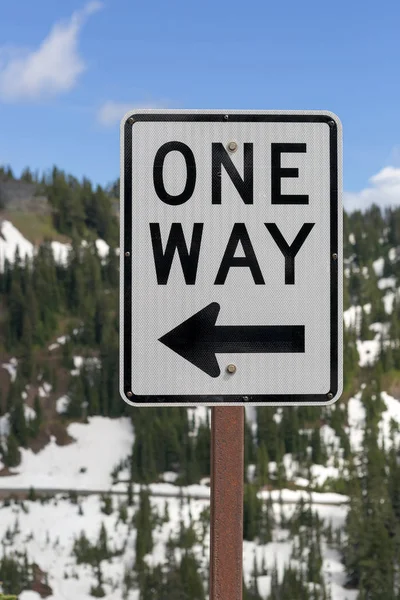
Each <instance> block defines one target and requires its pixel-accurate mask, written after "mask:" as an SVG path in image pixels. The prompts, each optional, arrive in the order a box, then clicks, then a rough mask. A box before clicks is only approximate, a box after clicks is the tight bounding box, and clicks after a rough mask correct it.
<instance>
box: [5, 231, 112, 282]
mask: <svg viewBox="0 0 400 600" xmlns="http://www.w3.org/2000/svg"><path fill="white" fill-rule="evenodd" d="M95 244H96V249H97V252H98V255H99V257H100V258H103V259H104V258H106V256H107V255H108V253H109V251H110V246H109V245H108V244H107V243H106V242H105V241H104V240H101V239H98V240H96V241H95ZM82 245H87V242H86V243H85V242H84V243H83V244H82ZM17 248H18V250H19V254H20V257H21V258H22V259H23V260H24V259H25V258H28V259H31V258H32V257H33V256H34V253H35V247H34V245H33V244H32V243H31V242H29V241H28V240H27V239H26V238H24V236H23V235H22V234H21V233H20V232H19V231H18V229H16V227H14V225H13V224H12V223H11V222H10V221H2V222H1V223H0V271H3V270H4V263H5V260H6V259H7V260H8V261H9V262H11V263H13V262H14V260H15V252H16V250H17ZM51 249H52V251H53V256H54V259H55V261H56V262H57V263H59V264H62V265H66V264H67V262H68V255H69V253H70V251H71V244H68V243H67V244H64V243H62V242H58V241H55V240H53V241H52V242H51Z"/></svg>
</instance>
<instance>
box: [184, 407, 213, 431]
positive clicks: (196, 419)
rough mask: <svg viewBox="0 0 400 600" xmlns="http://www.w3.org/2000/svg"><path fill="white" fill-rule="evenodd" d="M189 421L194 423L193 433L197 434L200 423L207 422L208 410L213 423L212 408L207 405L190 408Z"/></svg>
mask: <svg viewBox="0 0 400 600" xmlns="http://www.w3.org/2000/svg"><path fill="white" fill-rule="evenodd" d="M187 411H188V421H189V424H190V425H192V424H193V431H192V432H191V434H192V435H197V431H198V429H199V427H200V425H202V424H204V423H206V421H207V412H208V419H209V423H211V409H210V408H209V407H207V406H196V407H195V408H188V409H187Z"/></svg>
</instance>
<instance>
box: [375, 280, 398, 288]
mask: <svg viewBox="0 0 400 600" xmlns="http://www.w3.org/2000/svg"><path fill="white" fill-rule="evenodd" d="M394 287H396V277H382V279H379V281H378V288H379V289H380V290H386V289H387V288H394Z"/></svg>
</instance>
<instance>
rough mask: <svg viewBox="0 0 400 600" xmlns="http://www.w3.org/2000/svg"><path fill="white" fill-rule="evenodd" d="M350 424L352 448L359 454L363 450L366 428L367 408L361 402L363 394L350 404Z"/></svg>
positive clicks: (352, 399) (351, 399) (358, 394)
mask: <svg viewBox="0 0 400 600" xmlns="http://www.w3.org/2000/svg"><path fill="white" fill-rule="evenodd" d="M348 422H349V436H350V445H351V448H352V449H353V450H354V451H355V452H359V451H360V450H362V445H363V439H364V433H363V431H364V426H365V408H364V405H363V403H362V402H361V392H358V393H357V394H356V395H355V396H354V397H353V398H350V400H349V402H348Z"/></svg>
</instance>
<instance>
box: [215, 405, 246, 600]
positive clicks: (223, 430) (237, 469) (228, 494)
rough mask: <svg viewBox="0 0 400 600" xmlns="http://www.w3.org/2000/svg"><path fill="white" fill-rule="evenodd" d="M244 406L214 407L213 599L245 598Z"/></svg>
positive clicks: (231, 599) (230, 599)
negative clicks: (243, 567) (243, 568)
mask: <svg viewBox="0 0 400 600" xmlns="http://www.w3.org/2000/svg"><path fill="white" fill-rule="evenodd" d="M243 451H244V408H243V407H242V406H213V407H212V409H211V505H210V509H211V513H210V600H242V564H243Z"/></svg>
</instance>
